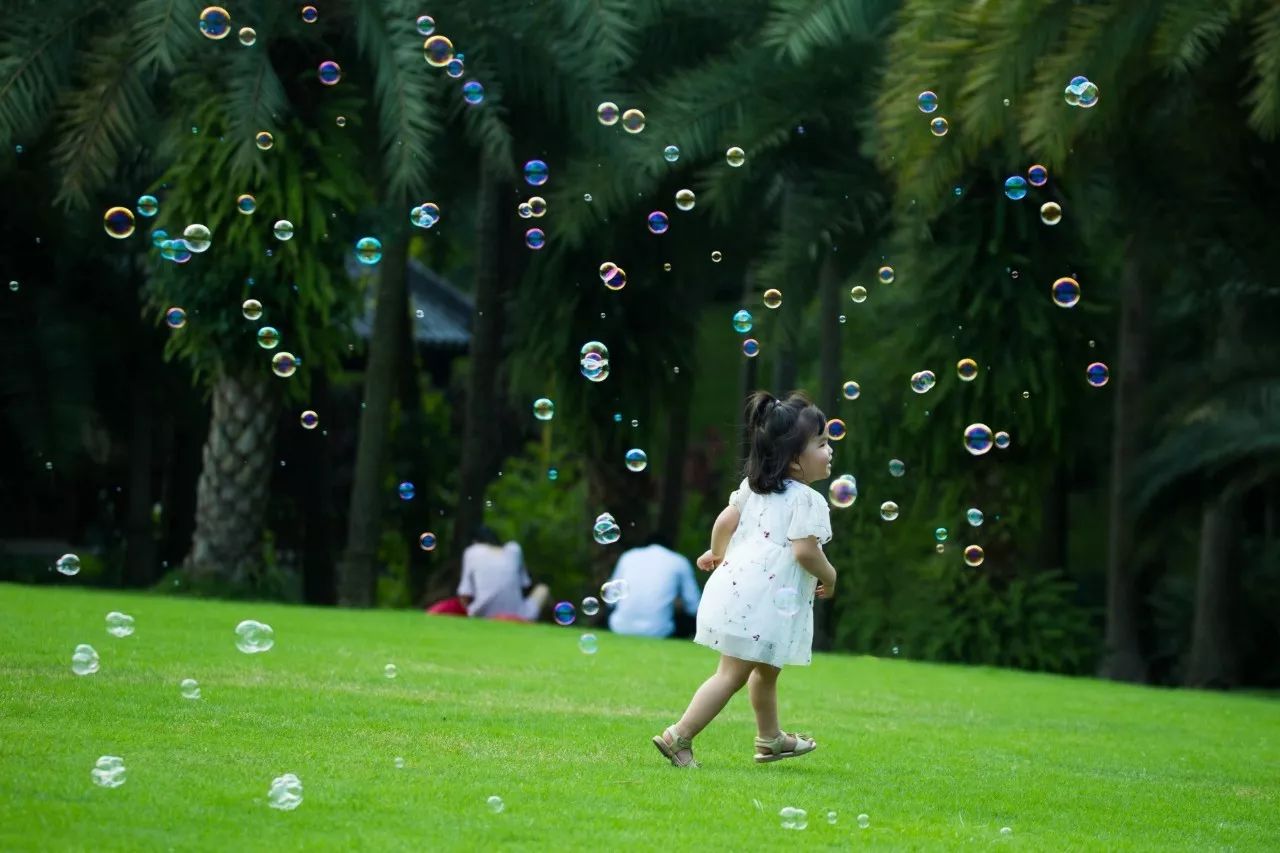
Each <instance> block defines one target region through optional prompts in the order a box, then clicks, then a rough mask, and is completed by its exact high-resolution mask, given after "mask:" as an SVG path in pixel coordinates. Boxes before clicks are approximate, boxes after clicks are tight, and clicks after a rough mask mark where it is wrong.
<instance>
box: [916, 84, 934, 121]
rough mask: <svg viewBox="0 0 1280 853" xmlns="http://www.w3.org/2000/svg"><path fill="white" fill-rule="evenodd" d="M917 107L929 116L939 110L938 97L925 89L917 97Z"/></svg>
mask: <svg viewBox="0 0 1280 853" xmlns="http://www.w3.org/2000/svg"><path fill="white" fill-rule="evenodd" d="M916 106H918V107H919V108H920V112H922V113H924V114H925V115H928V114H929V113H931V112H934V111H935V110H937V109H938V96H937V95H935V94H934V93H933V92H930V91H929V90H928V89H925V90H924V91H923V92H921V93H920V94H919V95H917V96H916Z"/></svg>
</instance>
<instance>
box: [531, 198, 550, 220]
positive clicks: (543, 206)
mask: <svg viewBox="0 0 1280 853" xmlns="http://www.w3.org/2000/svg"><path fill="white" fill-rule="evenodd" d="M546 212H547V200H546V199H545V198H543V197H542V196H540V195H535V196H531V197H530V198H529V215H530V216H536V217H541V216H543V215H545V214H546Z"/></svg>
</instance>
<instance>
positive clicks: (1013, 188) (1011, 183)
mask: <svg viewBox="0 0 1280 853" xmlns="http://www.w3.org/2000/svg"><path fill="white" fill-rule="evenodd" d="M1004 194H1005V195H1006V196H1008V197H1009V198H1011V199H1013V200H1014V201H1017V200H1019V199H1021V198H1024V197H1026V195H1027V179H1026V178H1024V177H1022V176H1021V175H1010V176H1009V177H1008V178H1007V179H1006V180H1005V182H1004Z"/></svg>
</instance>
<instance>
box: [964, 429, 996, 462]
mask: <svg viewBox="0 0 1280 853" xmlns="http://www.w3.org/2000/svg"><path fill="white" fill-rule="evenodd" d="M964 449H965V450H967V451H969V452H970V453H972V454H973V455H974V456H981V455H982V454H984V453H986V452H987V451H988V450H990V449H991V427H989V426H987V425H986V424H969V425H968V426H967V427H965V428H964Z"/></svg>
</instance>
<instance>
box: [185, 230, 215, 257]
mask: <svg viewBox="0 0 1280 853" xmlns="http://www.w3.org/2000/svg"><path fill="white" fill-rule="evenodd" d="M182 242H183V245H185V246H186V247H187V249H189V250H190V251H192V252H195V253H196V254H197V255H198V254H200V253H202V252H207V251H208V250H209V246H211V245H212V244H213V235H212V234H210V233H209V229H208V227H207V226H204V225H201V224H200V223H198V222H196V223H194V224H192V225H188V226H187V227H186V228H184V229H183V230H182Z"/></svg>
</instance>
